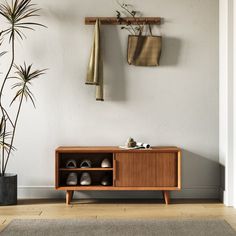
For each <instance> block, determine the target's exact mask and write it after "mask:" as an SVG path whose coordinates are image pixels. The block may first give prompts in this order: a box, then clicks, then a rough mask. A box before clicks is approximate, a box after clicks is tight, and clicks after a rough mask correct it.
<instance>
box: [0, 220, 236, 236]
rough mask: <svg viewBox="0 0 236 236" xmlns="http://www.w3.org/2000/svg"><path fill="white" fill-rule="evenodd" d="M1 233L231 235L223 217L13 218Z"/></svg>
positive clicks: (26, 235)
mask: <svg viewBox="0 0 236 236" xmlns="http://www.w3.org/2000/svg"><path fill="white" fill-rule="evenodd" d="M0 235H1V236H5V235H7V236H18V235H19V236H52V235H53V236H54V235H57V236H62V235H63V236H65V235H67V236H68V235H69V236H70V235H79V236H90V235H92V236H93V235H94V236H100V235H101V236H108V235H109V236H120V235H122V236H129V235H135V236H143V235H148V236H149V235H158V236H159V235H160V236H231V235H232V236H233V235H236V232H235V231H234V230H233V229H232V228H231V226H230V225H229V224H228V223H227V222H226V221H224V220H115V219H114V220H68V219H67V220H13V221H12V222H11V223H10V224H9V225H8V226H7V227H6V228H5V229H4V230H3V231H2V232H1V233H0Z"/></svg>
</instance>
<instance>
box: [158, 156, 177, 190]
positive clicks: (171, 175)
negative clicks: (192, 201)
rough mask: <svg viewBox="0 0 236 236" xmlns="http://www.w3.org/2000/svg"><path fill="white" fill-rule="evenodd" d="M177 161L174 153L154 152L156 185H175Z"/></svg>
mask: <svg viewBox="0 0 236 236" xmlns="http://www.w3.org/2000/svg"><path fill="white" fill-rule="evenodd" d="M177 163H178V162H177V155H176V153H157V154H156V186H157V187H167V186H168V187H175V186H176V187H177V180H178V178H177Z"/></svg>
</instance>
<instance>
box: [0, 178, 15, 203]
mask: <svg viewBox="0 0 236 236" xmlns="http://www.w3.org/2000/svg"><path fill="white" fill-rule="evenodd" d="M16 204H17V175H16V174H5V176H0V205H2V206H6V205H16Z"/></svg>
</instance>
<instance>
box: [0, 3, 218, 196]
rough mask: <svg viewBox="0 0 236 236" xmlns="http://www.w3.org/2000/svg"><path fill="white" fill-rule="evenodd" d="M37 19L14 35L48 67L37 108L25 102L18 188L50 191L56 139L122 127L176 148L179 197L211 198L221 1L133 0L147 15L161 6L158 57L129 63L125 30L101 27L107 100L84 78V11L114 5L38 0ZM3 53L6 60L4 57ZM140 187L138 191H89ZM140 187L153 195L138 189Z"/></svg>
mask: <svg viewBox="0 0 236 236" xmlns="http://www.w3.org/2000/svg"><path fill="white" fill-rule="evenodd" d="M36 2H38V4H39V5H40V7H41V8H42V9H43V10H42V17H41V18H40V21H41V23H44V24H46V25H47V26H48V29H39V30H37V31H36V32H32V33H31V32H30V33H29V34H28V38H27V40H25V41H24V42H23V43H18V44H17V47H18V49H17V55H18V58H17V61H18V62H23V61H24V60H25V61H27V62H33V63H34V64H35V65H37V66H38V67H40V68H49V70H48V72H47V75H46V76H44V78H42V79H40V80H38V81H35V84H34V86H33V91H34V93H35V96H36V98H37V109H36V110H34V109H32V107H31V105H30V104H26V105H25V106H24V113H22V115H21V117H20V123H21V125H20V126H19V129H18V133H17V137H16V142H15V146H16V147H17V148H18V151H17V152H16V153H15V155H14V156H13V158H12V159H11V161H10V165H9V169H8V170H9V172H16V173H18V175H19V186H20V188H19V190H20V191H19V195H20V196H21V197H47V196H57V195H55V192H54V191H53V190H52V188H51V186H53V185H54V150H55V148H56V147H57V146H60V145H120V144H123V143H124V142H125V140H126V139H127V137H129V136H132V137H134V138H135V139H137V140H140V141H145V142H149V143H151V144H152V145H176V146H179V147H181V148H183V191H182V192H181V193H176V194H175V196H176V197H193V198H196V197H202V198H207V197H210V198H217V197H218V191H219V182H220V181H219V164H218V161H219V155H218V137H219V136H218V105H219V104H218V82H219V81H218V1H216V0H199V1H196V0H181V1H178V3H177V2H176V1H174V0H146V1H137V0H133V1H130V3H133V5H134V6H135V7H136V8H137V9H139V10H141V11H142V12H143V13H144V15H145V16H161V17H163V18H164V20H165V21H164V24H163V25H162V26H161V32H162V35H163V56H162V58H161V66H160V67H157V68H141V67H133V66H128V65H127V63H126V42H127V33H126V32H125V31H121V30H120V29H119V27H116V26H104V27H103V46H104V62H105V65H104V70H105V71H104V74H105V75H104V77H105V78H104V80H105V102H103V103H101V102H96V101H95V96H94V93H95V91H94V88H93V87H89V86H86V85H85V84H84V81H85V75H86V67H87V63H88V56H89V52H90V48H91V41H92V34H93V27H92V26H86V25H84V17H85V16H112V15H115V10H116V9H117V4H116V2H115V1H110V0H100V1H96V0H86V1H85V0H81V1H78V0H67V1H58V0H50V1H48V0H40V1H36ZM155 31H156V32H157V33H158V32H159V31H160V28H157V27H156V29H155ZM6 65H7V62H6V61H5V62H4V67H6ZM82 196H83V197H87V196H90V197H91V196H92V197H94V196H97V197H109V196H112V197H137V193H123V192H122V193H110V194H108V193H88V194H84V193H83V195H82ZM138 196H139V197H140V196H141V197H155V196H156V193H154V192H146V193H145V192H144V193H140V195H138Z"/></svg>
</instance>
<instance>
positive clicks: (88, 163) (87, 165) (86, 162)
mask: <svg viewBox="0 0 236 236" xmlns="http://www.w3.org/2000/svg"><path fill="white" fill-rule="evenodd" d="M91 167H92V163H91V161H90V160H83V161H82V162H81V164H80V168H91ZM66 168H77V164H76V161H75V160H74V159H70V160H68V161H67V162H66Z"/></svg>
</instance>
